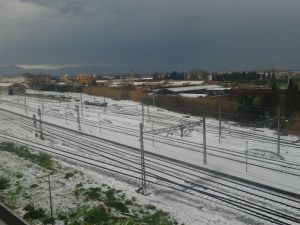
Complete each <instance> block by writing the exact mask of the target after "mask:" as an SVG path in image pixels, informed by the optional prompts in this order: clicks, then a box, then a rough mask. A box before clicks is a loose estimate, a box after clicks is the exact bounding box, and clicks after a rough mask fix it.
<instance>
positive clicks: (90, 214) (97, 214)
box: [84, 208, 111, 224]
mask: <svg viewBox="0 0 300 225" xmlns="http://www.w3.org/2000/svg"><path fill="white" fill-rule="evenodd" d="M110 218H111V216H110V214H109V213H108V212H107V211H106V209H104V208H93V209H91V210H89V211H87V213H86V215H85V216H84V221H85V222H87V223H88V224H100V223H105V222H108V221H109V220H110Z"/></svg>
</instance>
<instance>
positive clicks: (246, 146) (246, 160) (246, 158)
mask: <svg viewBox="0 0 300 225" xmlns="http://www.w3.org/2000/svg"><path fill="white" fill-rule="evenodd" d="M246 172H248V141H246Z"/></svg>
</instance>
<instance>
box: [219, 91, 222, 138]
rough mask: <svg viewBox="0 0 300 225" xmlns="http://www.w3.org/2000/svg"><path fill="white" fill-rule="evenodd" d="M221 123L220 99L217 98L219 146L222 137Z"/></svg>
mask: <svg viewBox="0 0 300 225" xmlns="http://www.w3.org/2000/svg"><path fill="white" fill-rule="evenodd" d="M221 126H222V121H221V99H220V96H219V144H220V143H221V135H222V127H221Z"/></svg>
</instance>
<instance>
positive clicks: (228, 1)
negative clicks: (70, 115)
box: [0, 0, 300, 71]
mask: <svg viewBox="0 0 300 225" xmlns="http://www.w3.org/2000/svg"><path fill="white" fill-rule="evenodd" d="M12 64H16V65H23V66H25V67H26V66H27V67H30V66H33V67H34V68H36V67H39V65H41V66H40V67H47V68H49V67H52V66H53V68H59V67H61V66H63V65H74V66H76V65H78V64H79V65H80V64H84V65H100V66H103V67H105V66H116V67H117V66H123V67H124V68H128V70H129V69H130V68H134V69H135V70H136V71H165V70H172V69H174V70H189V69H193V68H203V69H208V70H242V69H269V68H277V69H295V68H298V69H299V68H300V0H0V65H12Z"/></svg>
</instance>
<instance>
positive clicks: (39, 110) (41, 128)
mask: <svg viewBox="0 0 300 225" xmlns="http://www.w3.org/2000/svg"><path fill="white" fill-rule="evenodd" d="M38 115H39V119H40V138H41V139H42V140H44V135H43V126H42V112H41V109H40V108H38Z"/></svg>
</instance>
